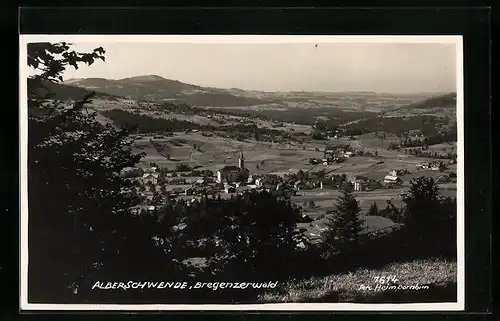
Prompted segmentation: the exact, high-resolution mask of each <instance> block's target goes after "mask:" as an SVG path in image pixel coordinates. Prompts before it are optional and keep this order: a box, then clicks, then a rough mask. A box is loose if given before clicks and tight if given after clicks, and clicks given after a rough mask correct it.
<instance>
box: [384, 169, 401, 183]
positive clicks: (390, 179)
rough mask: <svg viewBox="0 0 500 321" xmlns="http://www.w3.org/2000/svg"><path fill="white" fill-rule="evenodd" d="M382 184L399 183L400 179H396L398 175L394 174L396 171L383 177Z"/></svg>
mask: <svg viewBox="0 0 500 321" xmlns="http://www.w3.org/2000/svg"><path fill="white" fill-rule="evenodd" d="M384 183H386V184H396V183H401V179H400V178H399V177H398V174H397V173H396V171H390V172H389V174H387V175H386V176H385V177H384Z"/></svg>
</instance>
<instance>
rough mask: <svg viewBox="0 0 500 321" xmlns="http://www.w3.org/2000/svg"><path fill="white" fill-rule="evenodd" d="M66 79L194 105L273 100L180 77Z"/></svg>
mask: <svg viewBox="0 0 500 321" xmlns="http://www.w3.org/2000/svg"><path fill="white" fill-rule="evenodd" d="M65 83H66V84H70V85H72V86H78V87H81V88H85V89H91V90H95V91H99V92H104V93H108V94H111V95H116V96H123V97H126V98H129V99H134V100H150V101H170V102H175V103H186V104H189V105H195V106H207V107H233V106H251V105H260V104H264V103H269V102H271V101H270V100H269V99H260V98H255V97H248V96H245V95H241V92H238V91H235V90H234V89H233V90H226V89H218V88H208V87H201V86H196V85H191V84H186V83H183V82H180V81H177V80H171V79H165V78H163V77H160V76H157V75H146V76H138V77H131V78H124V79H118V80H111V79H102V78H86V79H69V80H67V81H66V82H65ZM243 92H244V91H243ZM238 94H240V95H238Z"/></svg>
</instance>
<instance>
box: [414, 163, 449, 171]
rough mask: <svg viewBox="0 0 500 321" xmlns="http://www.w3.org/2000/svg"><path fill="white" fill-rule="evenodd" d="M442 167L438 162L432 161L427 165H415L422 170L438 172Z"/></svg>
mask: <svg viewBox="0 0 500 321" xmlns="http://www.w3.org/2000/svg"><path fill="white" fill-rule="evenodd" d="M442 165H443V164H442V162H440V161H433V162H429V163H421V164H417V168H421V169H424V170H432V171H438V170H439V169H440V168H441V167H442Z"/></svg>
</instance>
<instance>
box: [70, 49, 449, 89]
mask: <svg viewBox="0 0 500 321" xmlns="http://www.w3.org/2000/svg"><path fill="white" fill-rule="evenodd" d="M73 44H74V45H73V48H74V49H75V50H77V51H90V50H92V49H94V48H96V47H100V46H102V47H103V48H104V49H105V50H106V54H105V56H106V62H101V61H98V62H96V63H95V64H93V65H92V66H90V67H87V66H82V67H81V68H80V69H78V70H74V69H73V68H71V67H70V68H68V70H67V71H66V72H65V74H64V78H65V79H66V80H67V79H70V78H89V77H96V78H107V79H122V78H126V77H133V76H142V75H158V76H161V77H164V78H167V79H173V80H179V81H181V82H185V83H189V84H194V85H199V86H205V87H216V88H240V89H246V90H262V91H327V92H338V91H375V92H386V93H421V92H454V91H456V86H457V81H456V45H455V44H453V43H435V42H434V43H432V42H429V43H353V42H348V43H338V42H336V43H332V42H329V43H321V42H318V43H311V42H307V43H279V42H275V43H273V42H267V43H227V42H226V43H199V42H198V43H196V42H194V43H153V42H149V43H148V42H146V43H123V42H119V43H116V42H100V43H91V42H81V43H78V42H74V43H73Z"/></svg>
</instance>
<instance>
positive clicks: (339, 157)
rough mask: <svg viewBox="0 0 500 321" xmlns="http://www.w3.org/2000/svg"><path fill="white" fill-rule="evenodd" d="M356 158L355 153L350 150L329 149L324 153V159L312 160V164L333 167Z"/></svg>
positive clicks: (343, 148)
mask: <svg viewBox="0 0 500 321" xmlns="http://www.w3.org/2000/svg"><path fill="white" fill-rule="evenodd" d="M353 156H355V154H354V152H352V151H350V150H348V148H347V147H327V148H326V149H325V151H324V154H323V158H322V159H318V158H312V159H311V160H310V162H311V163H312V164H323V165H331V164H333V163H341V162H344V161H345V160H346V159H348V158H351V157H353Z"/></svg>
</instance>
